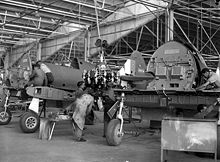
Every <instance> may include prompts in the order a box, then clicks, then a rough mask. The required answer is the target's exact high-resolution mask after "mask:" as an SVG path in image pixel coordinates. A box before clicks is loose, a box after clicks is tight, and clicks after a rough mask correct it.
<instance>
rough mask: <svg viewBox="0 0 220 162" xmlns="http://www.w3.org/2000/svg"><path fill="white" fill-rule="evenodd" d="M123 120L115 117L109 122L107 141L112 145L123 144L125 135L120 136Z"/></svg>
mask: <svg viewBox="0 0 220 162" xmlns="http://www.w3.org/2000/svg"><path fill="white" fill-rule="evenodd" d="M120 125H121V122H120V120H119V119H113V120H111V121H110V122H109V123H108V126H107V131H106V141H107V143H108V145H110V146H118V145H120V144H121V141H122V138H123V136H119V135H118V133H119V129H120Z"/></svg>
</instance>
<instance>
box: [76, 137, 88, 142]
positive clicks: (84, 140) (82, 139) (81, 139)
mask: <svg viewBox="0 0 220 162" xmlns="http://www.w3.org/2000/svg"><path fill="white" fill-rule="evenodd" d="M76 142H86V139H84V138H82V137H81V138H80V139H77V140H76Z"/></svg>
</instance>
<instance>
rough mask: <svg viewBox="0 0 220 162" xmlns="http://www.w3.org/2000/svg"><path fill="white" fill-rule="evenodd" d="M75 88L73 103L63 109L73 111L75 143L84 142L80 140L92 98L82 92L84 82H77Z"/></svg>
mask: <svg viewBox="0 0 220 162" xmlns="http://www.w3.org/2000/svg"><path fill="white" fill-rule="evenodd" d="M77 87H78V89H77V90H76V91H75V96H76V99H75V101H74V102H73V103H71V104H70V105H69V106H68V107H67V108H65V109H66V110H67V111H68V110H72V111H73V115H72V119H73V120H72V121H73V125H74V129H75V130H74V131H75V136H76V141H78V142H85V141H86V140H85V139H84V138H82V131H83V128H84V125H85V118H86V115H87V114H89V113H90V111H91V109H92V106H93V103H94V98H93V96H91V95H90V94H86V92H85V91H84V90H85V88H86V86H85V82H84V81H80V82H78V83H77Z"/></svg>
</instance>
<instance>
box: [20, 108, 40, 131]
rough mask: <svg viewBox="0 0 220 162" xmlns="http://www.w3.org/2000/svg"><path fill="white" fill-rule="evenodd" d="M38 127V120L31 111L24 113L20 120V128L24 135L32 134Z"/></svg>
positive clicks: (35, 114)
mask: <svg viewBox="0 0 220 162" xmlns="http://www.w3.org/2000/svg"><path fill="white" fill-rule="evenodd" d="M39 126H40V118H39V116H38V115H37V113H35V112H33V111H29V112H25V113H24V114H23V115H22V116H21V118H20V128H21V130H22V131H23V132H24V133H34V132H35V131H36V130H37V129H38V128H39Z"/></svg>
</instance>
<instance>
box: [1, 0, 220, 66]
mask: <svg viewBox="0 0 220 162" xmlns="http://www.w3.org/2000/svg"><path fill="white" fill-rule="evenodd" d="M0 8H1V11H0V20H1V23H0V27H1V30H0V49H1V50H0V53H1V67H2V69H7V68H9V67H12V66H17V65H19V63H20V60H22V59H23V58H24V57H25V55H29V56H30V57H31V59H32V61H36V60H46V61H48V62H62V63H68V62H69V61H70V60H71V59H72V58H74V57H78V58H83V59H85V60H88V61H92V62H97V61H99V53H100V49H101V48H100V47H97V46H96V45H95V43H96V41H97V39H99V38H100V39H102V40H106V41H107V46H106V47H105V49H104V53H105V59H106V61H107V63H108V65H110V66H112V67H116V68H118V67H120V66H121V65H122V64H123V63H124V62H125V60H126V59H127V58H128V57H129V56H130V54H131V53H132V52H133V51H135V50H137V51H140V52H142V53H143V55H144V57H145V59H146V61H148V59H149V58H150V57H151V55H152V54H153V53H154V51H155V50H156V49H157V48H158V47H159V46H161V45H162V44H164V42H167V41H169V40H176V41H179V42H181V43H183V44H185V45H187V46H188V47H190V48H192V49H193V50H195V51H197V52H199V53H200V54H201V56H202V57H204V59H205V61H206V63H207V65H208V66H209V67H211V68H214V69H215V68H216V66H217V63H218V60H219V51H220V49H219V48H220V45H219V41H218V40H219V37H220V34H219V32H220V31H219V21H220V19H219V14H220V13H219V3H218V1H215V0H205V1H204V0H190V1H189V0H147V1H145V0H108V1H107V0H47V1H43V0H2V1H0Z"/></svg>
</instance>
